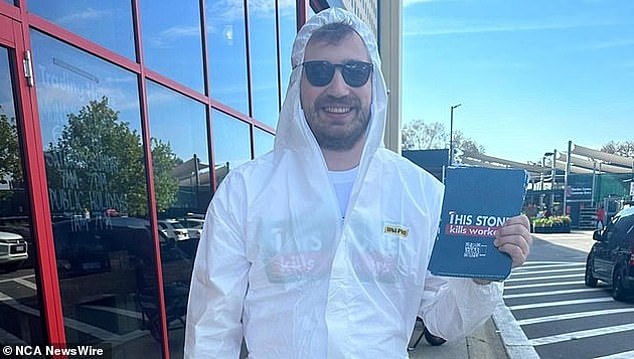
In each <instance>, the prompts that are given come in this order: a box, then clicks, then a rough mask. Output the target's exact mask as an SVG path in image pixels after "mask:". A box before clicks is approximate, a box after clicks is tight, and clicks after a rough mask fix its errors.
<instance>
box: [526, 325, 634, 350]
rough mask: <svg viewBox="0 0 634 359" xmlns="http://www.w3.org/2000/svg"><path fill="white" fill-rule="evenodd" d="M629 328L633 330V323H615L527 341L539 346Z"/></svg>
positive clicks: (625, 330) (628, 329) (627, 329)
mask: <svg viewBox="0 0 634 359" xmlns="http://www.w3.org/2000/svg"><path fill="white" fill-rule="evenodd" d="M630 330H634V324H623V325H616V326H612V327H604V328H597V329H589V330H581V331H578V332H572V333H565V334H559V335H552V336H549V337H542V338H536V339H529V342H530V343H531V345H533V346H540V345H546V344H554V343H560V342H565V341H569V340H574V339H584V338H590V337H596V336H599V335H606V334H614V333H620V332H627V331H630Z"/></svg>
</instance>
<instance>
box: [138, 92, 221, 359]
mask: <svg viewBox="0 0 634 359" xmlns="http://www.w3.org/2000/svg"><path fill="white" fill-rule="evenodd" d="M147 94H148V107H149V121H150V136H151V141H152V168H153V171H154V174H153V175H154V191H155V194H156V206H157V210H158V213H157V216H158V219H159V221H158V225H159V238H160V242H161V261H162V268H163V286H164V289H165V290H164V296H165V306H166V315H167V321H168V334H169V337H170V351H172V353H171V355H172V356H182V352H183V345H184V340H185V328H184V326H183V324H184V322H183V321H184V320H185V307H186V304H187V296H188V294H189V282H190V278H191V271H192V266H193V264H194V256H195V253H196V248H197V246H198V241H199V240H200V235H201V233H202V225H201V223H202V221H203V219H204V217H205V210H206V207H207V204H208V203H209V200H210V199H211V191H210V188H211V184H210V180H209V179H210V176H209V174H210V172H209V157H208V156H207V136H206V135H205V134H206V133H207V126H206V125H205V124H206V120H205V119H206V116H205V106H204V105H203V104H201V103H198V102H196V101H194V100H191V99H189V98H187V97H185V96H183V95H180V94H178V93H176V92H174V91H171V90H169V89H167V88H165V87H163V86H160V85H158V84H156V83H154V82H151V81H148V82H147Z"/></svg>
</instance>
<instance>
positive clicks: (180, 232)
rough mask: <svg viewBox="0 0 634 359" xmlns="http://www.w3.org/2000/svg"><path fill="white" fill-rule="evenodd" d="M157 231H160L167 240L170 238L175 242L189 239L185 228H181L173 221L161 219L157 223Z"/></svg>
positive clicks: (181, 226) (180, 225)
mask: <svg viewBox="0 0 634 359" xmlns="http://www.w3.org/2000/svg"><path fill="white" fill-rule="evenodd" d="M158 225H159V231H161V232H162V233H163V234H164V235H165V236H166V237H167V238H171V239H173V240H175V241H184V240H186V239H189V233H188V231H187V228H185V227H183V225H182V224H180V223H179V222H178V221H177V220H175V219H163V220H160V221H158Z"/></svg>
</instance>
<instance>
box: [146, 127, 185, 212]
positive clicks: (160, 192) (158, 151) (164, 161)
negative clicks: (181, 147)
mask: <svg viewBox="0 0 634 359" xmlns="http://www.w3.org/2000/svg"><path fill="white" fill-rule="evenodd" d="M151 142H152V167H153V172H154V192H155V193H156V207H157V209H158V211H159V212H163V211H165V210H166V209H168V208H169V207H171V206H172V204H173V203H174V202H176V192H177V191H178V181H177V180H176V179H175V178H174V177H172V176H171V175H170V174H171V172H172V169H173V168H174V167H175V166H176V165H177V164H180V163H182V162H183V160H182V159H180V158H178V157H176V154H174V152H173V151H172V147H171V145H170V144H169V143H165V142H163V141H161V140H159V139H156V138H152V139H151Z"/></svg>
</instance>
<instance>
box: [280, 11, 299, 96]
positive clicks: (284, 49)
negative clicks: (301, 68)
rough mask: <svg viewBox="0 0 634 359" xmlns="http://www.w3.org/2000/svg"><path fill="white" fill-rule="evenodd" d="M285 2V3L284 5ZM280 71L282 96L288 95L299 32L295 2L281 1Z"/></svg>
mask: <svg viewBox="0 0 634 359" xmlns="http://www.w3.org/2000/svg"><path fill="white" fill-rule="evenodd" d="M283 4H284V5H283ZM279 16H280V66H281V68H280V71H281V73H282V74H281V76H280V78H281V83H280V86H281V96H282V97H281V98H282V99H284V97H285V96H286V88H287V87H288V82H289V81H290V78H291V71H292V67H291V54H292V50H293V40H295V34H296V33H297V30H296V29H297V20H296V8H295V2H287V3H286V2H280V9H279Z"/></svg>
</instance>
